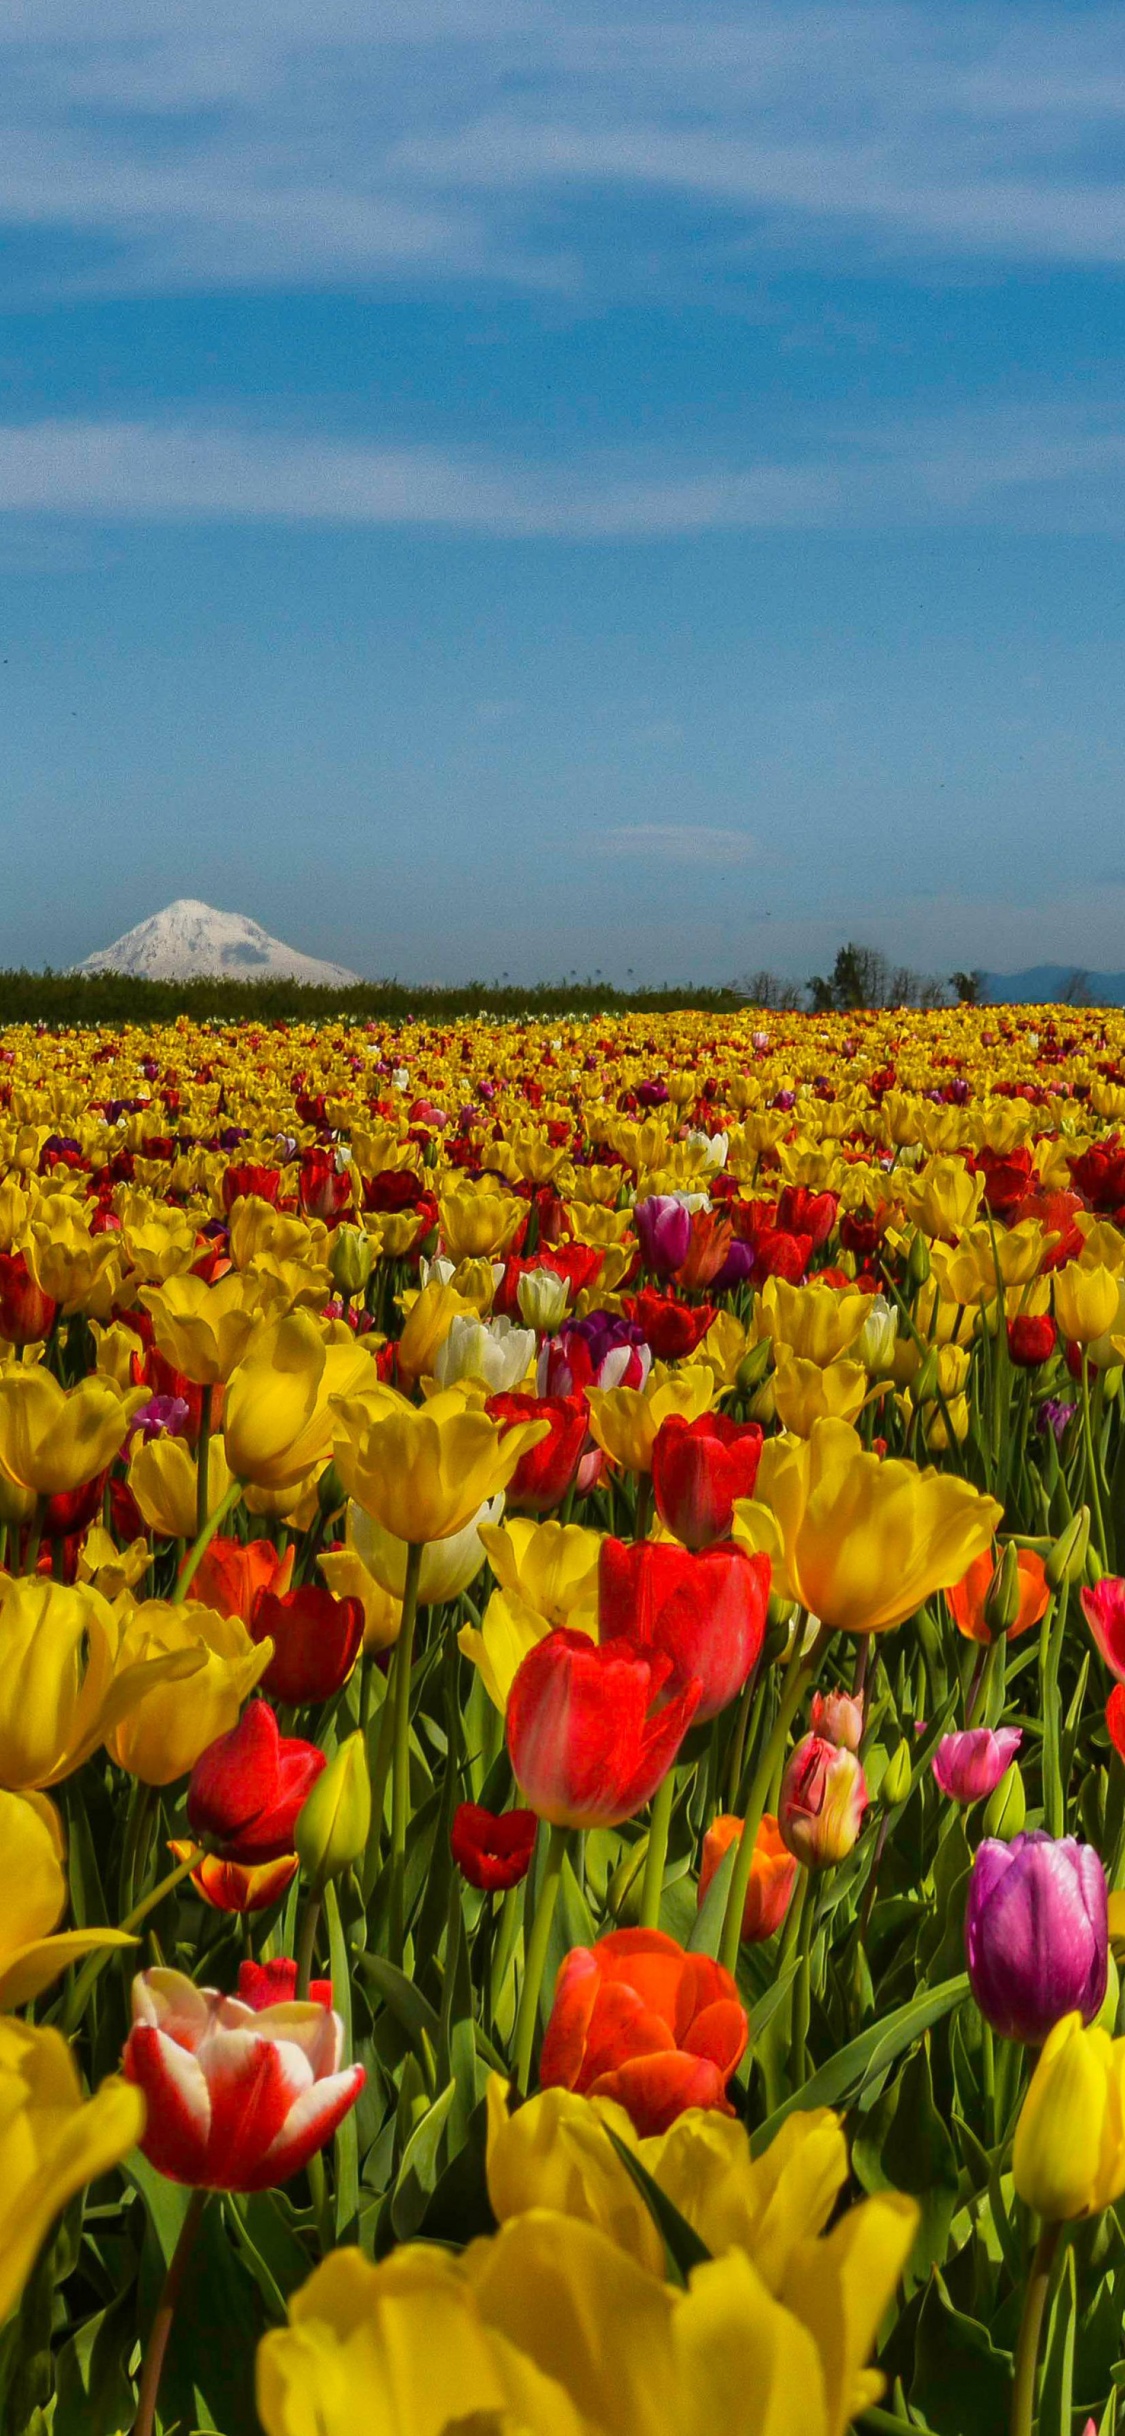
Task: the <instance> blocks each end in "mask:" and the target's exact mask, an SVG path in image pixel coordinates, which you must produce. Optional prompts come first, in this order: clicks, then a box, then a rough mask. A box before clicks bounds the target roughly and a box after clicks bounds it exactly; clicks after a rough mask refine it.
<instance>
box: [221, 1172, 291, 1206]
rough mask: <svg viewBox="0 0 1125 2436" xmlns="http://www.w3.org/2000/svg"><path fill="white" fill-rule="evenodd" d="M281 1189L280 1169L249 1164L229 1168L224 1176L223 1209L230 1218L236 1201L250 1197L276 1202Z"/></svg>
mask: <svg viewBox="0 0 1125 2436" xmlns="http://www.w3.org/2000/svg"><path fill="white" fill-rule="evenodd" d="M280 1189H281V1170H280V1168H277V1167H255V1166H253V1165H251V1164H249V1163H244V1164H243V1165H242V1166H241V1167H228V1168H227V1169H226V1172H225V1174H224V1176H223V1208H224V1210H225V1211H226V1212H227V1215H228V1217H229V1215H230V1212H231V1210H232V1209H233V1207H234V1204H235V1202H236V1201H241V1200H243V1199H244V1198H246V1197H249V1196H250V1195H253V1198H254V1199H255V1200H256V1201H276V1200H277V1196H278V1193H279V1191H280Z"/></svg>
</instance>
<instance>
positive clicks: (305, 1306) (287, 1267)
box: [245, 1252, 332, 1319]
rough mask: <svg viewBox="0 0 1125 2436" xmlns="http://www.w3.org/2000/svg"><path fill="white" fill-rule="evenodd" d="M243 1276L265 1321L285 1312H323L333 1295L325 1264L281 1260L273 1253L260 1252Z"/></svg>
mask: <svg viewBox="0 0 1125 2436" xmlns="http://www.w3.org/2000/svg"><path fill="white" fill-rule="evenodd" d="M245 1276H246V1282H247V1284H248V1286H250V1288H251V1289H252V1291H253V1292H255V1293H256V1294H257V1295H258V1297H259V1299H260V1302H261V1308H262V1314H263V1317H264V1318H265V1319H280V1317H281V1315H282V1313H283V1312H285V1311H313V1312H316V1311H323V1309H324V1306H325V1303H326V1302H328V1300H329V1299H330V1296H331V1293H332V1271H331V1269H330V1268H329V1266H328V1263H327V1261H313V1260H282V1259H281V1258H280V1257H279V1255H278V1254H277V1253H276V1252H263V1253H261V1254H260V1255H259V1257H258V1259H257V1260H253V1261H251V1263H250V1267H249V1268H248V1269H247V1270H246V1271H245Z"/></svg>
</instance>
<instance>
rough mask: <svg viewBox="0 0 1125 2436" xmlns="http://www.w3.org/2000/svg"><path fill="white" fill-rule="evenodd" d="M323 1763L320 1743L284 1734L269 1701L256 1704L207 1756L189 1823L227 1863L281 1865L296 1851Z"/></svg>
mask: <svg viewBox="0 0 1125 2436" xmlns="http://www.w3.org/2000/svg"><path fill="white" fill-rule="evenodd" d="M324 1765H325V1758H324V1753H323V1751H318V1750H317V1747H316V1744H315V1743H311V1742H301V1741H299V1740H298V1739H297V1738H296V1737H289V1736H285V1735H281V1734H279V1732H278V1728H277V1719H276V1717H275V1716H274V1713H273V1710H272V1709H271V1707H270V1705H269V1702H268V1700H251V1701H250V1703H249V1705H248V1707H247V1708H245V1709H244V1710H243V1713H242V1715H241V1717H240V1718H239V1721H238V1724H237V1725H236V1726H234V1727H233V1728H232V1730H231V1732H230V1733H229V1734H220V1735H219V1736H218V1738H217V1740H216V1741H215V1742H212V1743H208V1746H207V1749H206V1750H205V1751H201V1752H200V1755H199V1758H198V1759H197V1760H196V1763H195V1766H194V1768H193V1769H192V1772H191V1776H190V1778H189V1780H188V1790H187V1814H188V1824H189V1826H190V1827H191V1828H192V1829H193V1831H194V1833H195V1834H196V1835H197V1836H198V1837H199V1838H200V1839H201V1840H202V1839H204V1838H206V1840H207V1841H208V1842H209V1843H212V1844H214V1845H215V1846H216V1847H217V1850H218V1852H219V1854H220V1856H221V1857H222V1859H223V1860H226V1861H272V1860H275V1859H276V1858H277V1857H278V1856H279V1855H280V1854H282V1853H291V1852H292V1850H293V1838H294V1833H295V1830H296V1825H297V1816H298V1813H299V1812H300V1811H301V1810H303V1808H304V1806H305V1803H306V1801H307V1800H308V1797H309V1794H310V1793H311V1792H312V1789H313V1786H314V1785H315V1783H316V1780H317V1777H318V1776H319V1775H320V1774H321V1771H322V1769H323V1768H324Z"/></svg>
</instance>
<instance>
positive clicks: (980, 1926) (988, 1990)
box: [965, 1827, 1109, 2047]
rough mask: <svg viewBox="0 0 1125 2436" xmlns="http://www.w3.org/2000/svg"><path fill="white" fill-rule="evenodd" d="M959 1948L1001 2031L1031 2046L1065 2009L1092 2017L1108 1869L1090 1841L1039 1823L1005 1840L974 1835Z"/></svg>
mask: <svg viewBox="0 0 1125 2436" xmlns="http://www.w3.org/2000/svg"><path fill="white" fill-rule="evenodd" d="M965 1952H966V1956H967V1959H968V1965H969V1978H970V1981H971V1983H972V1990H973V1994H974V1996H975V1997H976V2000H977V2003H978V2005H979V2006H980V2009H981V2012H982V2013H983V2015H984V2018H985V2020H986V2022H991V2024H992V2027H993V2029H994V2030H998V2031H999V2033H1000V2035H1001V2037H1002V2038H1016V2039H1021V2040H1022V2041H1023V2044H1024V2045H1025V2046H1027V2047H1038V2046H1040V2045H1041V2044H1042V2041H1043V2040H1044V2039H1045V2038H1046V2036H1047V2032H1048V2031H1049V2030H1052V2029H1053V2028H1054V2025H1055V2023H1056V2022H1057V2021H1061V2019H1062V2017H1063V2014H1064V2013H1080V2014H1081V2016H1082V2019H1083V2021H1084V2022H1091V2021H1093V2018H1094V2015H1095V2014H1096V2013H1098V2012H1099V2011H1100V2009H1101V2005H1102V2002H1103V1999H1104V1997H1105V1990H1106V1975H1107V1969H1108V1954H1109V1917H1108V1902H1107V1897H1106V1884H1105V1871H1104V1870H1103V1868H1102V1865H1101V1862H1100V1860H1099V1859H1098V1856H1097V1853H1096V1852H1095V1851H1094V1849H1093V1846H1092V1845H1090V1844H1077V1843H1075V1841H1074V1838H1073V1836H1059V1837H1058V1838H1057V1839H1056V1838H1055V1837H1054V1836H1049V1835H1047V1834H1045V1832H1044V1830H1043V1829H1042V1828H1041V1827H1040V1828H1036V1829H1035V1831H1034V1833H1033V1834H1030V1835H1017V1836H1013V1837H1012V1841H1011V1843H1010V1844H1001V1843H998V1842H996V1841H995V1840H994V1839H992V1838H989V1839H988V1840H987V1841H986V1842H985V1843H983V1844H981V1845H980V1847H979V1848H978V1851H977V1855H976V1859H975V1860H974V1862H973V1867H972V1872H971V1875H970V1878H969V1902H968V1910H967V1912H966V1915H965Z"/></svg>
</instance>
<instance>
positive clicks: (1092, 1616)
mask: <svg viewBox="0 0 1125 2436" xmlns="http://www.w3.org/2000/svg"><path fill="white" fill-rule="evenodd" d="M1079 1598H1080V1600H1081V1605H1082V1613H1083V1615H1084V1616H1085V1618H1086V1622H1087V1624H1088V1625H1089V1627H1090V1630H1091V1632H1092V1634H1093V1636H1094V1640H1095V1642H1096V1644H1097V1646H1098V1649H1099V1650H1100V1652H1101V1655H1102V1657H1103V1658H1104V1659H1105V1662H1106V1665H1107V1666H1108V1668H1109V1671H1110V1674H1111V1675H1116V1677H1117V1680H1118V1682H1119V1683H1125V1581H1123V1580H1122V1578H1121V1575H1120V1574H1118V1573H1105V1574H1103V1575H1102V1578H1101V1581H1100V1582H1098V1583H1096V1584H1095V1586H1094V1588H1093V1590H1083V1591H1080V1592H1079Z"/></svg>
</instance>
